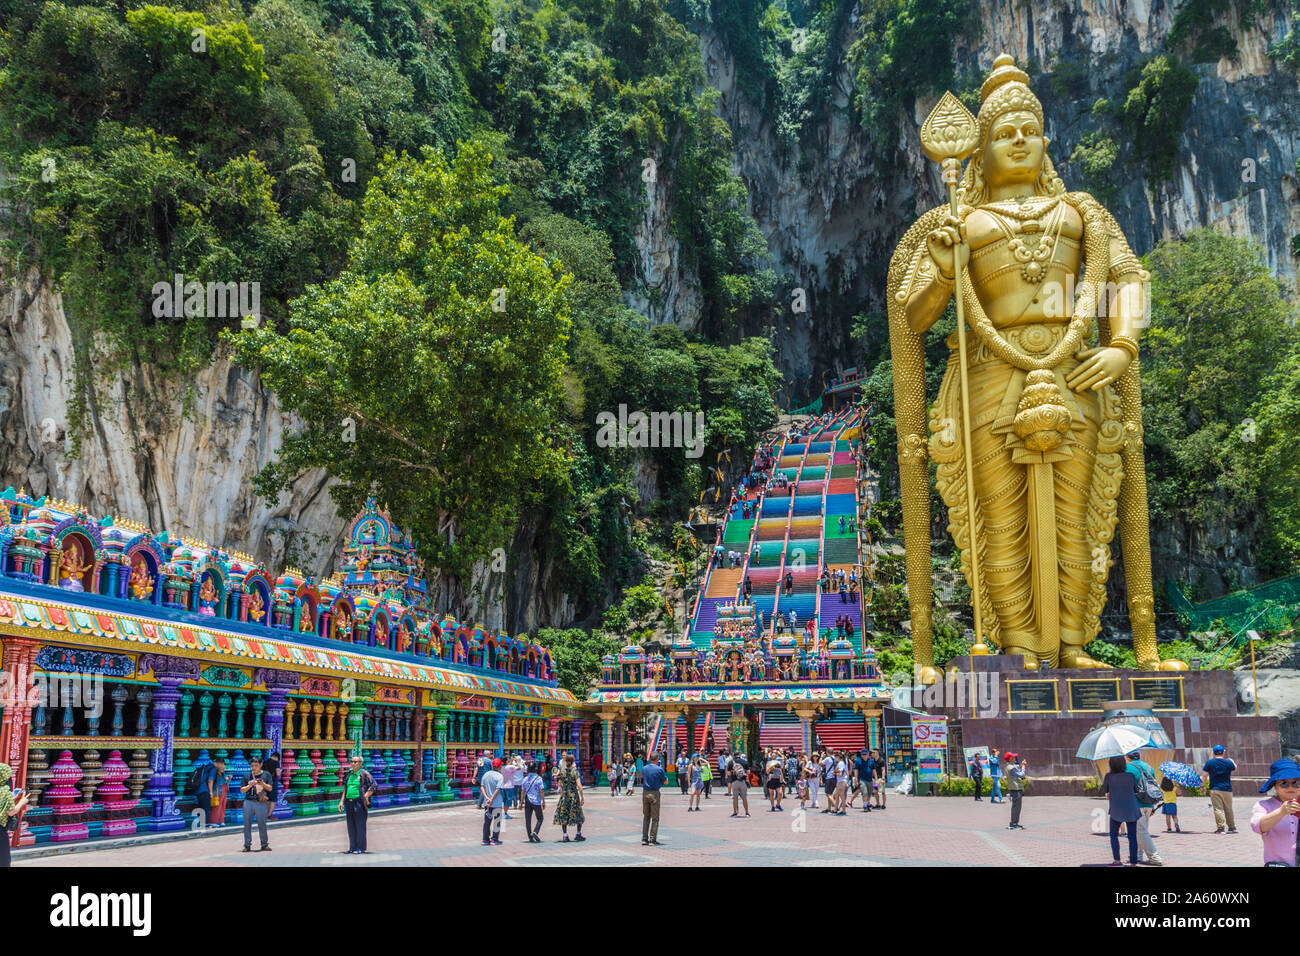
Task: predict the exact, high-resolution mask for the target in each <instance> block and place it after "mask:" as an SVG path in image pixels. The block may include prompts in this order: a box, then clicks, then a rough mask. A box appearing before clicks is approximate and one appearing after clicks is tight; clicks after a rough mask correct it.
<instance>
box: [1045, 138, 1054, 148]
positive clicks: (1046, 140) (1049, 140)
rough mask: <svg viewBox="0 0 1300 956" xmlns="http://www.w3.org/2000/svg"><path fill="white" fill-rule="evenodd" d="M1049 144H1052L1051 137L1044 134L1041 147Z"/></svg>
mask: <svg viewBox="0 0 1300 956" xmlns="http://www.w3.org/2000/svg"><path fill="white" fill-rule="evenodd" d="M1051 145H1052V137H1050V136H1044V137H1043V149H1047V147H1049V146H1051Z"/></svg>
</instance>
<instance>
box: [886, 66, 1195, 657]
mask: <svg viewBox="0 0 1300 956" xmlns="http://www.w3.org/2000/svg"><path fill="white" fill-rule="evenodd" d="M1028 79H1029V78H1028V76H1027V75H1026V74H1025V73H1024V72H1023V71H1021V70H1019V69H1017V68H1016V67H1015V65H1014V64H1013V63H1012V60H1011V57H1009V56H1007V55H1005V54H1003V55H1002V56H999V57H998V58H997V60H995V61H994V69H993V71H992V73H991V74H990V75H989V77H988V79H987V80H986V81H985V82H984V85H983V87H982V88H981V90H980V96H981V100H982V105H981V107H980V111H979V116H978V119H976V118H975V117H972V116H971V115H970V114H969V112H967V111H966V110H965V108H964V107H963V106H962V105H961V103H960V101H958V100H957V99H956V98H955V97H953V96H952V95H951V94H947V95H946V96H945V97H944V99H943V100H941V101H940V103H939V105H938V106H937V107H936V109H935V112H934V113H933V114H932V115H931V117H930V119H928V120H927V121H926V125H925V127H923V128H922V143H923V145H924V146H925V149H926V152H927V154H928V155H930V157H931V158H933V159H942V160H943V163H944V174H945V179H946V181H947V182H948V183H949V189H950V199H951V202H950V204H949V205H944V206H940V207H938V208H936V209H932V210H930V211H929V212H928V213H926V214H925V215H924V216H922V217H921V218H920V219H919V220H918V221H917V222H916V223H915V224H914V225H913V226H912V228H911V229H909V230H908V232H907V234H906V235H905V236H904V237H903V240H902V242H900V243H899V246H898V249H897V250H896V251H895V253H894V257H893V260H892V261H891V263H890V269H889V282H888V296H889V324H890V344H891V351H892V355H893V366H894V392H895V402H896V407H897V409H898V414H897V424H898V440H899V466H900V472H901V476H902V491H903V516H904V538H905V543H906V548H907V570H908V586H909V593H910V596H911V609H912V629H913V637H914V648H915V653H916V664H917V666H918V668H920V669H921V671H922V674H921V679H922V680H927V681H928V680H933V679H934V676H935V672H934V670H933V668H932V667H931V666H930V665H932V664H933V656H932V649H931V642H930V636H931V621H930V607H931V584H930V574H931V569H930V548H929V523H930V516H929V497H928V485H927V480H928V479H927V467H926V454H927V452H928V453H929V455H930V456H931V457H933V458H934V460H935V461H936V463H937V465H938V470H937V475H938V477H937V484H938V488H939V492H940V494H941V495H942V496H943V500H944V502H945V503H946V504H947V506H948V514H949V521H950V523H949V530H950V531H951V533H952V535H953V539H954V541H955V542H956V544H957V545H958V547H960V548H961V549H962V567H963V570H964V571H965V574H966V578H967V581H968V583H970V585H971V589H972V603H973V604H974V605H975V615H976V624H977V632H978V633H979V639H980V642H979V643H978V644H977V645H976V648H975V650H976V652H977V653H978V652H979V651H980V650H981V649H985V650H986V648H982V647H981V645H982V643H983V641H984V640H985V639H987V640H988V641H989V642H991V643H994V644H996V645H998V646H1000V647H1001V648H1002V649H1003V651H1004V652H1005V653H1008V654H1020V655H1023V656H1024V659H1025V663H1026V665H1027V666H1029V667H1036V666H1038V665H1039V664H1040V663H1042V664H1047V665H1050V666H1057V667H1076V668H1082V667H1086V668H1095V667H1104V666H1106V665H1104V664H1101V663H1099V662H1097V661H1095V660H1093V659H1092V658H1091V657H1089V656H1088V655H1087V654H1086V653H1085V652H1084V650H1083V648H1084V645H1085V644H1087V643H1088V642H1089V641H1091V640H1092V639H1093V638H1094V637H1095V636H1096V635H1097V633H1098V630H1099V629H1100V622H1099V615H1100V613H1101V610H1102V607H1103V605H1104V604H1105V601H1106V579H1107V573H1108V570H1109V567H1110V565H1111V563H1112V561H1111V557H1110V542H1111V539H1112V538H1113V536H1114V534H1115V532H1116V530H1118V531H1119V532H1120V534H1121V537H1122V542H1123V552H1124V558H1125V565H1126V567H1125V572H1126V574H1125V579H1126V583H1127V587H1128V609H1129V618H1130V621H1131V624H1132V628H1133V635H1134V646H1135V649H1136V651H1137V656H1138V660H1139V666H1140V667H1144V668H1154V667H1158V666H1161V665H1160V664H1159V657H1158V654H1157V652H1156V644H1155V619H1154V608H1153V594H1152V587H1151V558H1150V532H1149V527H1148V517H1147V493H1146V475H1145V470H1144V465H1143V459H1142V410H1141V395H1140V392H1139V388H1138V362H1137V356H1138V345H1137V337H1138V335H1139V332H1140V328H1141V326H1142V325H1143V324H1144V323H1143V304H1144V295H1143V283H1144V282H1145V281H1146V279H1147V278H1148V276H1147V273H1146V272H1144V271H1143V269H1142V267H1141V264H1140V263H1139V262H1138V259H1137V257H1136V256H1134V254H1133V252H1132V250H1131V249H1130V248H1129V245H1128V243H1127V242H1126V241H1125V238H1124V235H1123V233H1121V232H1120V229H1119V226H1118V225H1117V224H1116V222H1115V219H1114V218H1113V217H1112V216H1111V214H1110V213H1109V212H1108V211H1107V210H1106V209H1105V208H1104V207H1103V206H1102V205H1101V204H1100V203H1099V202H1097V200H1096V199H1094V198H1093V197H1092V196H1090V195H1088V194H1087V193H1083V192H1066V189H1065V186H1064V184H1063V183H1062V182H1061V180H1060V179H1059V178H1058V176H1057V175H1056V171H1055V169H1054V168H1053V166H1052V163H1051V160H1050V159H1049V158H1048V156H1047V152H1046V150H1047V146H1048V145H1049V142H1050V141H1049V140H1048V139H1047V137H1046V136H1044V130H1043V109H1042V106H1041V104H1040V103H1039V101H1038V99H1037V97H1035V96H1034V94H1033V93H1032V92H1031V91H1030V89H1029V86H1028ZM968 155H969V156H970V162H969V163H967V165H966V167H965V170H964V172H963V173H961V175H960V184H959V185H958V174H959V171H960V170H961V160H962V159H963V158H965V157H966V156H968ZM1081 266H1082V276H1080V275H1079V272H1080V268H1081ZM958 285H959V286H960V291H959V292H957V287H958ZM954 293H957V294H958V295H959V301H958V302H957V304H956V305H957V314H958V324H959V333H955V334H953V335H950V336H949V337H948V346H949V348H950V349H951V352H950V354H949V360H948V367H947V373H946V375H945V377H944V380H943V384H942V386H941V388H940V390H939V395H938V398H937V400H936V402H935V404H934V406H933V408H931V409H930V410H929V417H928V429H927V417H926V396H925V382H924V372H925V370H924V337H925V333H926V330H928V329H929V328H930V327H931V326H932V325H934V323H935V322H936V321H938V320H939V318H940V317H941V316H942V315H943V312H944V309H945V307H946V306H947V304H948V302H949V300H950V299H952V298H953V296H954ZM963 319H964V320H965V322H966V323H968V324H969V327H970V333H967V332H966V331H965V327H964V325H963ZM1094 331H1095V332H1096V333H1097V335H1098V339H1097V342H1096V344H1092V343H1091V341H1090V340H1091V338H1092V335H1093V333H1094ZM968 343H969V345H968ZM927 430H928V432H929V434H928V436H927V434H926V432H927ZM1183 667H1184V665H1182V664H1181V663H1180V662H1177V661H1166V662H1165V664H1164V665H1163V669H1167V670H1173V669H1181V668H1183Z"/></svg>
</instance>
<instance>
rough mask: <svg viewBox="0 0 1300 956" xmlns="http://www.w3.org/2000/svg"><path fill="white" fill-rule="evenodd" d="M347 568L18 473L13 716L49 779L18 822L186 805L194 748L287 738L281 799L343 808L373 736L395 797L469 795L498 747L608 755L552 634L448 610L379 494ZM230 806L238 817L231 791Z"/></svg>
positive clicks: (5, 563)
mask: <svg viewBox="0 0 1300 956" xmlns="http://www.w3.org/2000/svg"><path fill="white" fill-rule="evenodd" d="M341 567H342V571H341V572H340V573H339V574H338V575H336V576H335V577H333V578H331V579H330V580H326V581H321V582H319V583H318V582H315V581H313V580H312V579H311V578H310V577H309V576H306V575H303V574H301V573H300V572H297V571H294V570H292V569H286V570H285V572H284V573H283V574H281V575H279V576H278V577H274V578H273V577H272V576H271V575H270V574H269V573H268V571H267V569H266V568H265V567H263V566H261V565H260V564H258V563H257V562H256V561H254V560H252V559H251V558H249V557H248V556H246V555H242V554H229V553H226V552H224V551H221V550H219V549H216V548H212V547H209V546H207V545H205V544H201V543H199V542H196V541H191V540H185V539H175V538H172V537H169V536H168V535H167V534H165V533H157V534H155V533H153V532H151V531H148V530H146V529H145V528H143V527H141V526H140V525H138V524H132V523H129V522H125V521H121V520H118V519H114V518H104V519H102V520H95V519H93V518H92V517H91V516H90V515H88V514H87V513H86V512H85V511H84V510H82V509H80V508H78V507H76V506H74V505H71V504H68V503H66V502H58V501H49V500H46V499H40V500H39V501H37V500H33V499H32V498H30V497H29V496H27V495H25V494H22V493H17V494H15V493H14V491H13V489H12V488H10V489H9V490H8V491H6V492H4V493H3V494H2V495H0V640H2V641H3V645H4V657H3V660H4V680H5V692H4V694H3V698H4V703H5V708H4V717H3V725H2V728H0V746H2V747H3V750H4V757H3V760H4V761H5V762H6V763H8V764H10V765H11V766H12V767H13V770H14V778H15V779H14V786H15V787H16V788H17V787H25V788H26V789H27V791H28V792H29V794H30V795H31V800H30V807H29V809H28V810H27V812H26V813H25V815H24V817H23V821H22V824H23V829H22V834H21V838H20V842H21V843H28V844H30V843H33V842H36V843H43V842H50V841H55V842H57V841H69V840H84V839H88V838H95V837H101V836H121V835H127V834H133V833H138V832H146V831H167V830H177V829H182V828H185V827H186V826H188V825H190V823H191V820H190V817H191V814H192V813H193V812H194V811H193V807H194V800H193V795H192V794H190V793H187V792H186V789H187V784H188V781H189V779H190V776H191V773H192V771H193V769H194V767H195V766H196V765H197V764H200V763H205V762H208V761H212V760H214V759H215V758H224V760H225V765H226V772H227V775H228V776H229V777H232V778H235V779H236V780H237V779H238V778H239V776H241V775H242V774H243V773H245V772H246V771H247V768H248V759H249V757H251V756H254V755H265V754H267V753H271V752H275V751H279V752H280V753H281V755H282V762H281V769H280V776H279V781H278V783H279V787H278V793H277V799H276V806H275V808H274V812H273V815H274V817H275V818H277V819H283V818H286V817H292V816H310V815H313V814H321V813H328V812H333V811H334V809H335V807H336V805H337V803H338V800H339V795H340V792H341V787H342V777H343V773H344V772H345V769H346V766H347V763H348V758H349V756H350V755H351V754H352V753H358V752H359V753H361V754H362V755H363V757H364V760H365V763H366V766H367V768H368V769H369V770H370V772H371V774H372V775H373V776H374V778H375V780H376V782H377V783H378V784H379V785H380V789H379V793H378V795H377V797H376V800H375V805H376V806H378V807H385V806H396V805H402V804H412V803H424V802H428V801H434V800H450V799H453V798H455V797H457V796H459V797H469V796H471V788H472V784H473V768H474V763H475V760H476V758H477V757H478V756H479V755H480V754H489V755H494V754H501V753H502V752H503V751H514V752H521V753H524V754H525V755H526V756H527V757H528V758H529V759H533V758H536V759H545V760H553V759H554V758H555V755H556V753H557V751H560V752H563V751H576V753H577V755H578V759H579V762H580V765H581V766H582V767H583V769H584V771H586V772H588V773H589V772H590V763H591V759H592V750H593V744H594V743H595V741H596V740H597V737H598V732H599V731H598V728H596V727H595V726H594V723H593V721H592V720H591V719H590V717H589V716H586V717H584V711H583V710H582V709H581V707H580V706H579V705H578V702H577V701H576V700H575V698H574V697H573V695H572V694H570V693H569V692H568V691H566V690H564V689H562V688H560V687H559V686H558V685H557V683H556V680H555V673H554V668H553V666H552V662H551V657H550V654H549V653H548V651H547V650H546V649H545V648H542V647H540V646H538V645H537V644H535V643H531V642H529V641H527V640H519V639H514V638H511V637H509V636H507V635H505V634H502V633H489V632H487V631H485V630H484V629H482V628H480V627H474V626H470V625H466V624H462V623H460V622H457V621H456V620H454V619H452V618H450V617H445V616H444V617H439V616H438V615H436V614H435V613H433V610H432V608H431V607H430V602H429V596H428V592H427V590H426V587H425V581H424V577H423V568H422V566H421V563H420V561H419V559H418V558H417V557H416V555H415V548H414V546H413V543H412V542H411V541H410V540H409V539H407V538H406V537H405V536H404V535H403V534H402V532H401V531H400V530H399V529H398V528H397V527H395V526H394V525H393V523H392V521H391V520H390V519H389V516H388V515H387V514H386V513H385V512H384V511H383V510H382V509H380V508H378V507H376V505H375V502H374V501H373V500H372V501H369V502H367V504H366V507H365V509H364V510H363V511H362V512H361V513H360V514H359V515H357V516H356V518H355V519H354V520H353V521H352V523H351V525H350V526H349V528H348V535H347V544H346V546H345V547H344V549H343V557H342V563H341ZM226 822H227V823H228V824H229V823H240V822H241V820H240V809H239V801H236V800H234V799H231V800H230V801H229V804H228V807H227V809H226Z"/></svg>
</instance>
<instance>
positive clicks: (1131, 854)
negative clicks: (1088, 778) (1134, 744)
mask: <svg viewBox="0 0 1300 956" xmlns="http://www.w3.org/2000/svg"><path fill="white" fill-rule="evenodd" d="M1101 792H1102V794H1104V795H1105V797H1106V798H1107V800H1108V801H1109V802H1110V855H1111V856H1112V857H1114V862H1113V863H1111V866H1120V865H1121V864H1120V861H1119V828H1120V826H1121V825H1122V824H1127V826H1125V827H1124V832H1125V834H1126V835H1127V836H1128V865H1129V866H1137V865H1138V839H1137V820H1138V816H1139V815H1140V814H1141V812H1142V811H1141V810H1140V809H1139V807H1138V802H1137V781H1136V780H1135V779H1134V778H1133V775H1132V774H1131V773H1129V772H1128V763H1127V761H1125V760H1124V758H1123V757H1111V758H1110V773H1108V774H1106V779H1105V780H1103V781H1102V783H1101Z"/></svg>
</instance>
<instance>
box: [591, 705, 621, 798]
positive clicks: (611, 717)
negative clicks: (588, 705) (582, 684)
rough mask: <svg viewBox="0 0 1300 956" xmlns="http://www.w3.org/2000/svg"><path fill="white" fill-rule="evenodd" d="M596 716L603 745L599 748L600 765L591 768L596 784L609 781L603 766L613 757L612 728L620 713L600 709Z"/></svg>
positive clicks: (616, 722) (606, 765)
mask: <svg viewBox="0 0 1300 956" xmlns="http://www.w3.org/2000/svg"><path fill="white" fill-rule="evenodd" d="M598 716H599V717H600V733H601V742H602V744H603V747H602V749H601V759H600V766H599V767H592V768H591V772H592V776H594V777H595V784H596V785H597V786H599V785H600V784H608V783H609V774H608V773H607V772H606V771H605V768H606V767H608V766H609V764H610V762H611V761H612V760H613V759H614V757H613V753H614V743H615V740H614V730H615V726H616V725H617V724H618V720H619V716H620V715H619V713H618V712H617V711H601V712H600V714H599V715H598Z"/></svg>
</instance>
